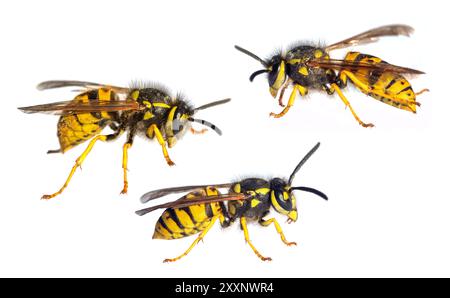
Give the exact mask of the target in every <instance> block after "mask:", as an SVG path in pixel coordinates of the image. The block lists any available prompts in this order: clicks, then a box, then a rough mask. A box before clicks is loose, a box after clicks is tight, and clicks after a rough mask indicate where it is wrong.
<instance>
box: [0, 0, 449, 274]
mask: <svg viewBox="0 0 450 298" xmlns="http://www.w3.org/2000/svg"><path fill="white" fill-rule="evenodd" d="M441 3H444V2H443V1H435V2H432V1H425V2H424V1H377V2H376V3H375V2H373V1H371V2H370V1H367V3H365V2H364V1H342V2H341V1H319V2H314V1H313V2H311V1H300V0H297V1H254V2H250V1H245V2H244V1H236V2H233V1H221V2H216V1H214V2H213V1H164V2H162V1H161V2H150V1H105V2H100V1H98V2H96V3H94V2H93V1H74V2H73V3H71V4H70V3H66V2H62V1H14V2H10V3H6V2H2V3H1V4H0V6H1V7H0V28H1V36H0V38H1V44H2V45H1V50H0V51H1V52H0V54H1V55H0V81H1V86H2V87H1V88H2V99H1V103H2V114H1V117H0V121H1V123H0V127H1V128H2V134H3V135H2V145H1V146H0V150H1V157H2V159H1V166H0V169H1V174H2V177H1V179H0V181H1V199H0V276H3V277H6V276H19V277H20V276H22V277H23V276H34V277H37V276H53V277H58V276H61V277H68V276H89V277H100V276H109V277H174V276H176V277H312V276H319V277H325V276H333V277H338V276H356V277H359V276H393V277H397V276H447V277H448V276H449V275H450V274H449V273H450V268H449V265H450V259H449V254H448V252H449V250H450V240H449V228H450V217H449V215H450V196H449V195H448V191H447V185H448V166H449V162H448V152H449V149H450V148H449V146H448V142H447V140H448V138H449V130H448V128H449V127H448V120H447V119H448V115H446V110H447V108H448V101H449V100H450V98H449V95H448V94H449V92H448V91H447V90H446V87H447V86H448V75H447V74H448V67H449V63H448V59H447V58H446V53H447V50H448V48H449V42H448V34H447V33H448V32H447V31H444V30H443V29H444V28H448V26H449V21H448V15H446V14H444V11H445V10H446V8H444V7H441V6H440V5H443V4H441ZM391 23H405V24H409V25H411V26H413V27H414V28H415V29H416V32H415V34H414V35H413V36H412V37H411V38H405V37H398V38H386V39H383V40H382V41H380V42H379V43H377V44H371V45H367V46H364V47H358V48H355V50H359V51H362V52H364V53H369V54H372V55H375V56H379V57H381V58H382V59H384V60H387V61H388V62H391V63H394V64H397V65H402V66H407V67H412V68H417V69H420V70H423V71H425V72H427V74H426V75H423V76H420V77H416V78H414V79H413V80H412V81H411V82H412V84H413V87H414V88H415V90H420V89H422V88H425V87H428V88H430V89H431V91H432V92H430V93H427V94H424V95H422V96H420V97H419V99H418V101H420V102H421V103H422V107H421V108H419V110H418V113H417V114H416V115H414V114H412V113H408V112H405V111H401V110H398V109H394V108H392V107H390V106H387V105H385V104H382V103H380V102H377V101H376V100H373V99H371V98H367V97H366V96H365V95H362V94H361V93H359V92H357V91H355V90H352V89H351V88H349V89H348V90H346V91H345V94H347V96H348V98H349V100H350V102H351V103H352V104H353V106H354V108H355V110H356V111H357V112H358V114H359V116H360V117H361V118H362V119H363V120H364V121H367V122H373V123H375V125H376V127H375V128H373V129H364V128H362V127H360V126H359V125H358V124H357V123H356V121H355V120H354V119H353V117H352V115H351V114H350V112H349V111H348V110H345V109H344V106H343V104H342V102H341V101H340V100H339V99H338V98H337V97H329V96H327V95H324V94H321V93H312V94H310V95H309V96H308V97H307V98H306V99H300V98H298V99H297V100H296V102H295V105H294V107H293V108H292V109H291V111H290V112H289V113H288V114H287V115H286V116H285V117H284V118H282V119H271V118H269V117H268V114H269V112H271V111H280V107H279V106H278V105H277V103H276V101H275V100H273V99H272V98H271V96H270V94H269V92H268V86H267V82H266V80H265V79H264V78H263V76H261V77H258V78H257V79H256V80H255V82H254V83H252V84H251V83H250V82H249V81H248V76H249V75H250V74H251V73H252V72H253V71H255V70H257V69H259V68H260V67H261V66H260V65H259V64H258V63H257V62H256V61H254V60H252V59H250V58H249V57H247V56H245V55H243V54H241V53H239V52H237V51H236V50H234V48H233V45H234V44H238V45H241V46H242V47H245V48H247V49H249V50H251V51H254V52H255V53H257V54H259V55H261V56H263V57H265V56H267V55H270V54H271V52H272V51H273V50H274V49H275V48H277V47H279V46H286V45H289V44H290V43H292V42H294V41H296V40H301V39H305V40H312V41H322V42H325V43H333V42H336V41H339V40H342V39H344V38H347V37H349V36H351V35H354V34H357V33H360V32H362V31H365V30H367V29H370V28H373V27H377V26H380V25H385V24H391ZM344 55H345V52H344V51H336V52H333V55H332V56H333V57H334V58H342V57H343V56H344ZM49 79H76V80H87V81H94V82H99V83H110V84H115V85H127V84H128V83H129V82H130V81H131V80H133V79H142V80H156V81H159V82H163V83H164V84H166V85H168V86H170V87H171V88H172V90H174V91H183V92H184V93H185V94H187V95H188V97H189V98H190V99H191V101H192V102H193V103H195V104H196V105H201V104H204V103H207V102H209V101H212V100H217V99H222V98H226V97H231V98H232V102H231V103H230V104H228V105H226V106H220V107H216V108H214V109H210V110H205V111H202V112H201V114H200V113H199V114H198V117H199V118H203V119H206V120H209V121H211V122H213V123H214V124H216V125H217V126H219V127H220V128H221V129H222V130H223V131H224V134H223V136H222V137H218V136H217V135H215V134H214V133H212V132H208V133H207V134H206V135H203V136H193V135H190V134H189V135H187V136H186V137H185V138H184V139H183V140H182V141H180V142H179V143H178V144H177V146H175V147H174V148H173V149H172V150H170V156H171V157H172V159H173V160H174V161H175V162H176V166H175V167H172V168H169V167H168V166H167V165H166V164H165V161H164V159H163V157H162V154H161V150H160V147H159V146H158V145H157V144H156V143H154V142H147V141H144V140H143V139H137V140H136V141H135V143H134V146H133V148H132V149H131V150H130V151H129V154H130V158H129V169H130V172H129V181H130V188H129V194H128V195H127V196H121V195H119V191H120V190H121V187H122V169H121V154H122V153H121V149H122V143H123V142H124V137H122V138H121V139H120V140H119V141H116V142H114V143H110V144H103V143H99V144H97V145H96V146H95V148H94V149H93V151H92V153H91V154H90V155H89V156H88V158H87V159H86V162H85V164H84V165H83V170H82V171H79V172H77V173H76V174H75V176H74V178H73V180H72V183H71V184H70V185H69V187H68V188H67V190H66V191H65V192H64V193H63V195H61V196H59V197H57V198H55V199H52V200H50V201H41V200H40V197H41V195H42V194H44V193H51V192H54V191H56V190H57V189H58V188H59V186H60V185H61V184H62V183H63V181H64V179H65V178H66V175H67V174H68V172H69V170H70V167H71V166H72V165H73V162H74V160H75V159H76V157H77V156H78V155H79V154H80V153H81V152H82V150H83V149H84V147H85V145H82V146H79V147H78V148H75V149H73V150H70V151H69V152H67V153H66V154H64V155H60V154H59V155H58V154H56V155H46V154H45V153H46V151H47V150H48V149H56V148H58V141H57V138H56V122H57V117H56V116H48V115H26V114H23V113H21V112H20V111H18V110H17V109H16V107H18V106H26V105H33V104H40V103H46V102H51V101H59V100H68V99H70V98H71V97H72V96H73V93H71V92H70V91H69V90H55V91H47V92H39V91H37V90H36V89H35V86H36V84H38V83H39V82H41V81H44V80H49ZM317 141H321V142H322V146H321V147H320V149H319V150H318V151H317V153H316V154H315V155H314V156H313V157H312V158H311V159H310V161H309V162H308V163H307V164H306V165H305V167H304V168H303V169H302V170H301V172H300V173H299V174H298V175H297V177H296V179H295V182H294V184H295V185H306V186H311V187H316V188H318V189H320V190H322V191H324V192H325V193H326V194H328V196H329V197H330V200H329V201H328V202H325V201H322V200H320V199H319V198H318V197H315V196H313V195H311V194H308V193H300V192H299V193H297V200H298V207H299V220H298V221H297V223H295V224H291V225H287V224H286V223H285V222H284V220H282V221H281V223H282V226H283V228H284V231H285V234H286V237H287V238H288V240H290V241H297V243H298V244H299V246H297V247H286V246H285V245H284V244H283V243H282V242H281V241H280V240H279V237H278V235H277V234H276V232H275V229H273V227H269V228H263V227H259V226H258V225H251V226H250V227H249V229H250V236H251V237H252V239H253V242H254V244H255V246H256V247H257V248H258V249H259V250H260V251H261V252H262V253H263V254H264V255H266V256H270V257H272V258H273V261H272V262H271V263H263V262H261V261H260V260H259V259H258V258H256V257H255V255H254V254H253V252H252V251H251V249H250V248H249V247H248V245H246V244H245V242H244V237H243V234H242V232H241V231H240V230H239V228H238V227H237V225H236V226H233V227H231V228H229V229H227V230H221V228H220V227H219V226H216V227H214V228H213V229H212V230H211V232H210V233H209V234H208V235H207V236H206V238H205V241H204V243H200V244H199V245H198V246H197V247H195V249H194V250H193V251H192V252H191V253H190V255H189V256H188V257H186V258H184V259H182V260H181V261H178V262H176V263H173V264H163V263H162V260H163V259H164V258H167V257H175V256H176V255H178V254H180V253H181V252H182V251H184V249H186V248H187V247H188V246H189V244H190V243H191V242H192V241H193V240H194V238H193V237H191V238H185V239H182V240H176V241H162V240H152V239H151V236H152V234H153V228H154V225H155V222H156V221H157V219H158V216H159V215H160V213H161V212H154V213H152V214H149V215H147V216H145V217H138V216H136V215H135V214H134V211H135V210H137V209H140V208H142V207H143V206H142V205H141V204H140V202H139V197H140V195H141V194H143V193H145V192H146V191H149V190H152V189H156V188H162V187H170V186H181V185H189V184H204V183H224V182H228V181H232V180H235V179H238V178H241V177H243V176H252V175H259V176H261V175H262V176H263V177H270V176H285V177H287V176H289V174H290V172H291V171H292V169H293V167H294V166H295V165H296V163H297V162H298V161H299V160H300V159H301V158H302V157H303V155H304V154H305V153H306V152H307V151H308V150H309V149H310V148H311V147H312V146H313V145H314V144H315V143H316V142H317ZM176 198H177V197H176V196H173V197H170V198H168V199H176ZM160 202H163V201H162V200H161V201H160Z"/></svg>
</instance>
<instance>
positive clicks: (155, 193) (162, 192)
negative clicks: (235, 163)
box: [141, 183, 232, 203]
mask: <svg viewBox="0 0 450 298" xmlns="http://www.w3.org/2000/svg"><path fill="white" fill-rule="evenodd" d="M231 185H232V184H231V183H225V184H216V185H211V184H207V185H190V186H180V187H170V188H162V189H157V190H152V191H149V192H148V193H146V194H144V195H142V196H141V202H142V203H147V202H148V201H151V200H154V199H157V198H161V197H164V196H167V195H169V194H173V193H180V192H185V191H192V190H195V189H200V188H205V187H208V186H212V187H216V188H225V187H230V186H231Z"/></svg>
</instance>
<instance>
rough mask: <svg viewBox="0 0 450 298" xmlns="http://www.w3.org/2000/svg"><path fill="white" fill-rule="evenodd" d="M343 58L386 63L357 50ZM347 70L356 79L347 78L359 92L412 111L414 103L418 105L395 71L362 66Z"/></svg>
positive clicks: (409, 86) (412, 92) (414, 108)
mask: <svg viewBox="0 0 450 298" xmlns="http://www.w3.org/2000/svg"><path fill="white" fill-rule="evenodd" d="M345 60H346V61H352V62H363V63H368V64H379V63H386V62H385V61H383V60H381V59H380V58H377V57H374V56H371V55H366V54H361V53H358V52H349V53H348V54H347V55H346V56H345ZM348 72H350V73H352V74H353V75H354V76H355V77H356V80H354V79H352V78H351V77H349V79H350V80H351V81H352V82H353V83H354V84H355V85H356V87H357V88H358V89H359V90H360V91H361V92H363V93H365V94H367V95H369V96H371V97H373V98H375V99H377V100H379V101H381V102H384V103H386V104H388V105H391V106H393V107H396V108H399V109H402V110H406V111H410V112H413V113H415V112H416V105H418V103H416V94H415V93H414V91H413V89H412V87H411V84H410V83H409V82H408V80H406V79H405V77H404V76H402V75H400V74H397V73H391V72H381V71H375V70H368V69H364V68H358V69H357V70H348Z"/></svg>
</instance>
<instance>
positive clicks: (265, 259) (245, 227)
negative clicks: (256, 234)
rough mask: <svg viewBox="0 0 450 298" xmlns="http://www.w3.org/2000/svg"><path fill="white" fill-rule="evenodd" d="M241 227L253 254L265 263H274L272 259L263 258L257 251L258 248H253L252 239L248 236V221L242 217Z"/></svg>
mask: <svg viewBox="0 0 450 298" xmlns="http://www.w3.org/2000/svg"><path fill="white" fill-rule="evenodd" d="M241 227H242V229H243V230H244V237H245V241H246V242H247V243H248V245H250V247H251V248H252V250H253V252H254V253H255V254H256V255H257V256H258V258H260V259H261V260H263V261H272V258H266V257H263V256H262V255H261V254H260V253H259V251H258V250H257V249H256V247H254V246H253V243H252V242H251V241H250V237H249V236H248V228H247V220H246V219H245V217H241Z"/></svg>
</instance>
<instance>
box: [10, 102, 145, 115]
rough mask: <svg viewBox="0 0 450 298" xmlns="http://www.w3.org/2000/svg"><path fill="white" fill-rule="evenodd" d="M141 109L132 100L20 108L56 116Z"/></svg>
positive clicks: (53, 104)
mask: <svg viewBox="0 0 450 298" xmlns="http://www.w3.org/2000/svg"><path fill="white" fill-rule="evenodd" d="M139 108H140V106H139V103H138V102H136V101H135V100H132V99H126V100H116V101H108V100H89V101H87V102H85V101H81V100H69V101H60V102H54V103H49V104H42V105H36V106H29V107H21V108H18V109H19V110H21V111H22V112H24V113H28V114H33V113H47V114H54V115H67V114H80V113H89V112H117V111H132V110H138V109H139Z"/></svg>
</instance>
